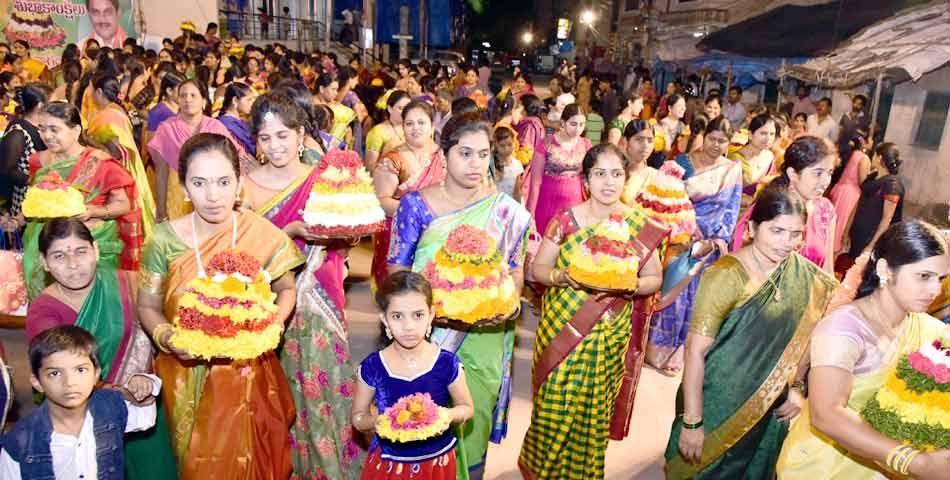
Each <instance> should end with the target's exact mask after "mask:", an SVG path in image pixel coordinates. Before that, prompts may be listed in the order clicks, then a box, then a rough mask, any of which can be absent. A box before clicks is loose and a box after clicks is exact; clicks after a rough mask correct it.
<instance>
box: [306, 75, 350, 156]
mask: <svg viewBox="0 0 950 480" xmlns="http://www.w3.org/2000/svg"><path fill="white" fill-rule="evenodd" d="M316 87H317V88H316V90H317V95H316V97H315V100H316V101H317V103H322V104H324V105H326V106H328V107H330V110H332V111H333V127H332V128H331V129H330V134H331V135H333V138H336V139H337V140H342V141H344V142H346V144H347V145H350V144H352V136H353V131H352V130H351V129H350V124H351V123H353V121H354V120H356V112H354V111H353V109H352V108H350V107H347V106H346V105H343V104H342V103H340V102H339V101H338V100H337V93H339V91H340V80H339V78H338V77H337V75H336V74H329V73H324V74H322V75H320V76H319V77H318V78H317V83H316Z"/></svg>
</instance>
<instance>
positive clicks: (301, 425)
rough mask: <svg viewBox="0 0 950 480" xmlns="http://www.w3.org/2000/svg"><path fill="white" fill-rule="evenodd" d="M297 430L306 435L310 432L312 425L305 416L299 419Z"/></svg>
mask: <svg viewBox="0 0 950 480" xmlns="http://www.w3.org/2000/svg"><path fill="white" fill-rule="evenodd" d="M297 430H298V431H300V432H301V433H306V432H308V431H309V430H310V425H308V424H307V419H306V418H304V417H303V416H298V417H297ZM295 443H296V441H295ZM301 450H306V449H305V448H302V449H301Z"/></svg>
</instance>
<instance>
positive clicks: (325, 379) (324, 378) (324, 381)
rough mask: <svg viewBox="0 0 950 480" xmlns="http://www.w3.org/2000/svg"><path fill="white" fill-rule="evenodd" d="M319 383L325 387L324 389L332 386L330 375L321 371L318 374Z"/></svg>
mask: <svg viewBox="0 0 950 480" xmlns="http://www.w3.org/2000/svg"><path fill="white" fill-rule="evenodd" d="M317 381H318V382H320V385H321V386H323V387H327V386H329V385H330V374H329V373H327V372H326V370H320V372H319V373H317Z"/></svg>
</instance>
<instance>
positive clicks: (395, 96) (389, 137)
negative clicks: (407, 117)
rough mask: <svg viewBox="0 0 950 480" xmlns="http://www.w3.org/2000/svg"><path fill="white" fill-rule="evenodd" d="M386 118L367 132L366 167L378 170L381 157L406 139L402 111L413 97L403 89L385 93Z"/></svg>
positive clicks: (370, 169)
mask: <svg viewBox="0 0 950 480" xmlns="http://www.w3.org/2000/svg"><path fill="white" fill-rule="evenodd" d="M381 101H382V102H383V104H384V105H385V106H386V120H384V121H383V122H382V123H379V124H377V125H375V126H373V128H371V129H369V133H367V134H366V156H365V157H364V159H363V162H364V164H365V165H366V169H367V170H369V171H370V172H373V171H376V163H377V162H378V161H379V158H380V157H381V156H382V155H385V154H386V153H389V151H391V150H392V149H394V148H396V147H398V146H399V145H401V144H403V143H404V142H405V141H406V133H405V132H404V131H403V129H402V113H403V109H404V108H406V105H409V102H410V101H412V99H410V98H409V94H408V93H406V92H404V91H402V90H392V91H390V92H389V93H388V94H386V95H385V101H383V100H381Z"/></svg>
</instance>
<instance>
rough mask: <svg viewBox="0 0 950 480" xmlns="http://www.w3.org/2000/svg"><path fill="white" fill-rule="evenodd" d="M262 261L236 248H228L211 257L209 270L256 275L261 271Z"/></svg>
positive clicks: (247, 275) (249, 275)
mask: <svg viewBox="0 0 950 480" xmlns="http://www.w3.org/2000/svg"><path fill="white" fill-rule="evenodd" d="M261 267H262V266H261V262H259V261H258V260H257V259H256V258H254V257H252V256H250V255H248V254H246V253H244V252H238V251H234V250H226V251H224V252H221V253H218V254H217V255H215V256H213V257H211V260H210V261H209V262H208V270H210V271H212V272H221V273H226V274H228V275H230V274H232V273H240V274H241V275H244V276H246V277H252V278H253V277H254V276H255V275H257V274H258V272H260V271H261Z"/></svg>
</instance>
